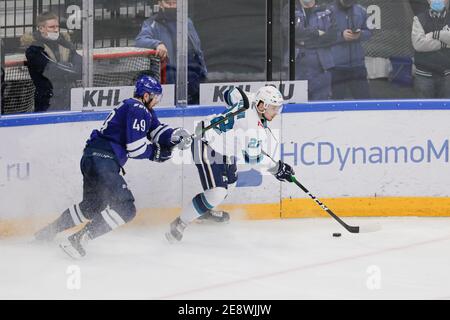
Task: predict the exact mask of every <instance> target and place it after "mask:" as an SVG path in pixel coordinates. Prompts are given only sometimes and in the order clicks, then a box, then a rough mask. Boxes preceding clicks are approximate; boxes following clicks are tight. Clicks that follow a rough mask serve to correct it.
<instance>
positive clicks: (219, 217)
mask: <svg viewBox="0 0 450 320" xmlns="http://www.w3.org/2000/svg"><path fill="white" fill-rule="evenodd" d="M198 220H199V221H200V222H203V221H213V222H218V223H223V222H228V221H230V214H229V213H228V212H225V211H215V210H209V211H207V212H206V213H205V214H203V215H201V216H200V217H199V218H198Z"/></svg>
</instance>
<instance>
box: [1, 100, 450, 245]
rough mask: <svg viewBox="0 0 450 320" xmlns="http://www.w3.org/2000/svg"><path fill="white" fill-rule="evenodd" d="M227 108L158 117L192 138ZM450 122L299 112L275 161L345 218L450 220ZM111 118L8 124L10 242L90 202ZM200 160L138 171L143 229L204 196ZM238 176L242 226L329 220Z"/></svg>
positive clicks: (246, 175)
mask: <svg viewBox="0 0 450 320" xmlns="http://www.w3.org/2000/svg"><path fill="white" fill-rule="evenodd" d="M222 110H223V107H190V108H188V109H184V110H183V109H175V108H161V109H159V110H158V113H159V116H160V119H161V121H162V122H165V123H167V124H169V125H171V126H174V127H178V126H184V127H186V128H187V129H189V130H193V126H194V123H195V122H196V121H198V120H200V119H201V118H202V117H204V116H205V115H208V114H211V113H218V112H221V111H222ZM449 112H450V110H449V106H448V105H447V103H446V102H445V101H444V102H443V101H429V100H428V101H402V102H399V101H377V102H358V103H354V102H347V103H308V104H302V105H297V104H292V105H287V106H285V108H284V110H283V113H282V116H281V117H279V118H278V119H277V121H275V122H274V123H273V125H272V131H273V132H274V135H275V136H277V138H278V139H279V141H280V143H281V144H280V148H279V149H278V150H276V152H279V154H280V156H281V158H282V159H283V160H284V161H286V162H287V163H290V164H293V165H294V166H295V171H296V176H297V178H298V180H299V181H301V182H302V183H303V184H304V185H305V186H306V187H307V188H309V189H310V191H311V192H312V193H313V194H315V195H316V196H317V197H319V198H320V199H321V200H323V202H324V203H326V204H327V206H329V207H330V208H331V209H332V210H333V211H334V212H336V213H337V214H339V215H341V216H450V200H449V199H450V198H449V194H450V191H449V189H448V187H447V185H448V181H449V180H448V177H450V168H449V156H450V155H449V154H450V150H449V148H450V147H449V137H450V127H449V125H448V117H449ZM106 115H107V112H85V113H81V112H79V113H73V112H71V113H53V114H27V115H18V116H3V117H1V118H0V136H1V137H2V138H1V139H0V198H1V201H0V237H1V236H5V235H9V234H14V233H15V232H16V231H17V230H16V229H17V228H18V226H21V225H23V221H27V220H29V219H34V220H35V221H38V222H37V223H38V224H44V223H47V222H48V221H49V219H51V218H53V217H56V216H57V215H58V213H59V212H61V211H62V210H64V209H65V208H66V207H68V206H69V205H70V204H73V203H75V202H79V201H80V200H81V195H82V176H81V173H80V169H79V161H80V157H81V154H82V151H83V147H84V144H85V141H86V140H87V138H88V136H89V134H90V132H91V131H92V130H93V129H94V128H98V127H99V126H100V125H101V124H102V120H103V119H104V118H105V117H106ZM190 159H191V158H190V152H187V151H185V152H177V153H176V154H175V156H174V158H173V159H172V160H171V161H170V162H166V163H162V164H159V163H153V162H151V161H145V160H141V161H136V160H131V161H129V162H128V163H127V165H126V167H125V169H126V175H125V179H126V181H127V182H128V183H129V187H130V189H131V190H132V191H133V193H134V195H135V198H136V204H137V207H138V209H139V210H140V215H138V219H137V220H136V221H137V222H136V223H146V222H148V221H150V222H151V223H153V222H156V221H163V222H166V221H169V220H170V219H172V218H173V216H175V215H176V214H177V212H179V210H180V208H181V207H182V205H183V203H186V202H187V201H189V200H190V199H191V198H192V196H194V195H195V194H197V193H198V192H201V186H200V182H199V179H198V177H197V174H196V169H195V166H194V165H193V164H192V163H191V160H190ZM183 162H184V163H183ZM239 173H240V178H239V181H238V186H237V188H236V190H234V191H233V192H232V193H231V195H230V196H229V197H228V198H227V200H226V203H225V204H224V206H223V208H226V209H227V210H230V212H231V213H232V214H233V215H234V216H235V217H236V218H238V219H272V218H298V217H323V216H326V214H324V213H323V211H322V209H321V208H320V207H319V206H317V204H315V203H314V202H313V201H311V199H309V198H308V197H307V195H306V194H304V193H303V192H302V191H301V190H300V189H299V188H298V187H296V186H295V185H294V184H288V183H280V182H278V181H277V180H276V179H274V178H273V177H272V176H271V175H264V174H261V173H259V171H257V170H254V169H252V168H251V167H250V166H248V165H243V166H241V167H240V168H239ZM25 225H26V224H25ZM28 231H30V230H28ZM24 232H25V231H24Z"/></svg>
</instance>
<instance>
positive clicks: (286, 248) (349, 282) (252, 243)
mask: <svg viewBox="0 0 450 320" xmlns="http://www.w3.org/2000/svg"><path fill="white" fill-rule="evenodd" d="M348 220H349V223H352V224H361V225H363V224H373V223H380V224H381V225H382V226H383V229H382V230H380V231H379V232H374V233H368V234H349V233H346V232H342V236H341V237H339V238H335V237H332V233H333V232H341V231H342V230H341V229H340V228H341V227H340V226H339V225H336V224H334V223H333V221H332V220H330V219H287V220H270V221H267V220H265V221H233V220H231V221H230V223H229V224H227V225H205V224H192V225H190V226H189V227H188V228H187V229H186V232H185V236H184V237H183V240H182V241H181V243H179V244H177V245H170V244H168V243H167V242H166V241H165V239H164V232H165V231H166V229H167V226H158V227H145V228H127V229H124V230H117V232H115V233H112V234H110V235H107V236H105V237H102V238H99V239H98V241H92V242H90V243H89V246H88V247H87V255H86V257H85V258H84V259H82V260H79V261H74V260H72V259H70V258H69V257H67V256H66V255H65V254H64V253H63V252H62V251H61V250H60V249H59V248H58V242H55V243H52V244H48V245H37V244H34V243H33V244H30V243H29V242H28V240H29V239H25V238H21V239H10V240H0V254H1V255H2V263H1V264H0V299H14V298H19V299H21V298H38V299H99V298H100V299H320V298H323V299H399V298H406V299H408V298H414V299H416V298H418V299H435V298H442V297H450V289H449V288H450V286H449V285H450V276H449V275H448V272H447V270H446V268H447V266H448V265H449V264H450V257H449V256H448V255H446V254H444V253H445V252H448V250H449V249H450V219H448V218H349V219H348ZM74 270H75V271H76V270H78V271H79V276H80V279H81V280H80V281H79V282H76V281H75V282H74V281H72V280H73V277H74V276H76V275H77V273H76V272H74ZM373 279H375V280H378V281H379V284H377V281H374V280H373ZM71 281H72V282H71ZM71 283H72V284H73V283H75V284H78V285H79V286H78V287H79V288H78V289H76V287H77V286H75V289H74V288H73V286H72V288H71Z"/></svg>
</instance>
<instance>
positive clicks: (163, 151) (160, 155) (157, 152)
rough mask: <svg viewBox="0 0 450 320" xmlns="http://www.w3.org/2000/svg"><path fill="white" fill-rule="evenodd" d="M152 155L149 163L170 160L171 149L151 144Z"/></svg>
mask: <svg viewBox="0 0 450 320" xmlns="http://www.w3.org/2000/svg"><path fill="white" fill-rule="evenodd" d="M152 147H153V154H152V156H151V157H150V160H151V161H155V162H164V161H167V160H169V159H170V158H172V148H171V147H166V146H161V145H160V144H159V143H153V144H152Z"/></svg>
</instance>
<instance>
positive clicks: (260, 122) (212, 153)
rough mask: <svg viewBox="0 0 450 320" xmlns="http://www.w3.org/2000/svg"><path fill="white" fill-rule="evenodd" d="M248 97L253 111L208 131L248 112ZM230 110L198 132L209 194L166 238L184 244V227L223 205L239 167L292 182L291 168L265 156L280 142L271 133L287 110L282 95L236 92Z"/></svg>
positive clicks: (197, 153) (197, 156)
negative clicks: (251, 167) (273, 123)
mask: <svg viewBox="0 0 450 320" xmlns="http://www.w3.org/2000/svg"><path fill="white" fill-rule="evenodd" d="M243 95H246V96H247V98H248V102H249V108H248V109H246V110H245V111H243V112H240V113H238V114H237V115H235V116H234V117H230V119H228V120H226V121H223V122H221V123H220V124H218V125H217V126H215V127H213V128H212V129H210V130H207V131H204V128H205V127H207V126H209V125H211V124H213V123H219V122H220V121H221V120H223V119H224V118H227V115H228V116H229V115H230V114H231V113H233V112H236V111H237V110H239V109H241V110H242V109H243V106H244V99H245V97H244V96H243ZM225 102H226V103H227V105H228V108H227V110H225V112H224V113H222V114H220V115H213V116H210V117H208V118H207V119H205V120H203V121H201V122H200V123H199V124H198V125H197V127H196V129H195V138H194V141H193V142H192V145H191V151H192V155H193V158H194V162H195V165H196V167H197V169H198V173H199V177H200V180H201V184H202V187H203V190H204V192H202V193H199V194H197V195H196V196H195V197H194V198H193V199H192V201H191V202H189V204H188V205H187V206H185V208H184V209H183V211H182V212H181V215H180V216H179V217H177V218H176V219H175V220H174V221H173V222H172V223H171V224H170V230H169V232H167V233H166V238H167V240H168V241H169V242H171V243H173V242H176V241H180V240H181V239H182V237H183V232H184V230H185V228H186V227H187V226H188V225H189V224H190V223H191V222H192V221H194V220H195V219H198V218H201V217H202V216H203V215H205V214H206V213H208V212H211V210H212V209H213V208H215V207H216V206H218V205H220V204H221V203H222V202H223V201H224V199H225V198H226V196H227V194H228V193H229V191H230V189H231V188H232V187H233V186H234V185H235V183H236V181H237V174H236V171H237V164H238V163H247V164H251V165H254V166H255V167H256V168H257V169H259V170H261V171H267V172H269V173H271V174H273V175H274V176H275V177H276V178H277V179H278V180H280V181H288V182H291V179H290V177H291V176H292V175H294V170H293V169H292V167H291V166H290V165H288V164H286V163H284V162H282V161H281V160H278V161H277V162H276V163H274V161H273V160H271V159H270V158H269V157H267V156H265V155H264V153H265V152H266V153H267V154H271V153H272V151H273V150H275V147H276V141H274V138H273V136H272V134H271V132H270V129H269V128H268V126H267V125H268V123H269V122H270V121H272V120H273V119H274V118H275V117H276V116H277V115H278V114H279V113H280V112H281V108H282V106H283V96H282V95H281V93H280V91H279V90H278V89H276V88H275V87H272V86H264V87H262V88H260V89H259V90H258V91H257V92H256V93H255V94H253V93H244V91H242V90H239V89H237V88H235V89H232V90H229V91H227V92H226V93H225Z"/></svg>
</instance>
